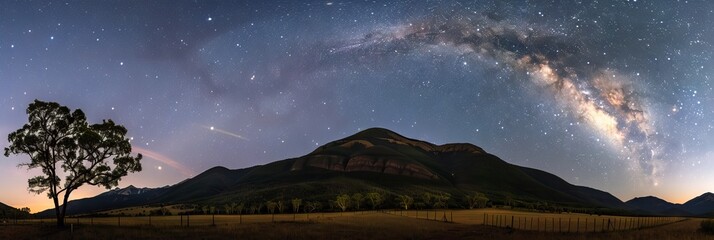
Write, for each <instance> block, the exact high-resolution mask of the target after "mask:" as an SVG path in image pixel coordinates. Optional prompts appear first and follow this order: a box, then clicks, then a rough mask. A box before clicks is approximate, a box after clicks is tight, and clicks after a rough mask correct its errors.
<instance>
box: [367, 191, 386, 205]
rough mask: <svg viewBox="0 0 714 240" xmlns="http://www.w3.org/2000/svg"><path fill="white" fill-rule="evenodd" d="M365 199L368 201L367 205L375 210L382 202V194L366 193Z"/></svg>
mask: <svg viewBox="0 0 714 240" xmlns="http://www.w3.org/2000/svg"><path fill="white" fill-rule="evenodd" d="M367 199H369V203H370V204H371V205H372V209H376V208H377V207H379V205H382V201H384V198H383V197H382V194H380V193H378V192H370V193H367Z"/></svg>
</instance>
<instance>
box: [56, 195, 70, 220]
mask: <svg viewBox="0 0 714 240" xmlns="http://www.w3.org/2000/svg"><path fill="white" fill-rule="evenodd" d="M70 192H71V191H70V190H67V191H66V192H65V194H64V199H63V200H62V210H61V211H59V214H58V215H57V226H58V227H64V217H65V215H66V213H67V199H68V198H69V194H70Z"/></svg>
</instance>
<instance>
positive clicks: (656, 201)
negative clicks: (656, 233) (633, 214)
mask: <svg viewBox="0 0 714 240" xmlns="http://www.w3.org/2000/svg"><path fill="white" fill-rule="evenodd" d="M626 204H627V205H629V206H631V207H632V208H634V209H637V210H640V211H642V212H644V213H648V214H656V215H668V216H689V215H692V213H691V212H688V211H686V210H684V208H682V205H681V204H675V203H670V202H667V201H665V200H662V199H660V198H658V197H654V196H647V197H638V198H633V199H631V200H629V201H627V202H626Z"/></svg>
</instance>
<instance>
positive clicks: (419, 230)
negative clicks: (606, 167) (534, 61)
mask: <svg viewBox="0 0 714 240" xmlns="http://www.w3.org/2000/svg"><path fill="white" fill-rule="evenodd" d="M443 213H444V212H443V211H442V212H441V213H439V212H437V213H436V216H437V220H436V221H435V220H427V219H425V218H422V216H423V217H426V213H425V212H424V211H421V212H419V214H420V215H419V218H416V216H417V212H416V211H409V212H393V213H391V214H385V213H381V212H360V213H344V214H341V213H325V214H322V213H318V214H310V216H309V220H308V216H307V215H306V214H298V215H294V216H293V215H292V214H282V215H281V214H276V215H275V220H274V221H275V222H273V218H272V217H273V216H271V215H244V216H242V217H239V216H225V215H221V216H219V215H216V216H215V217H216V218H215V222H216V225H215V226H211V223H212V220H213V219H212V216H210V215H197V216H191V217H190V226H186V219H185V217H184V222H183V223H181V222H179V221H180V217H179V216H166V217H152V218H151V221H152V222H151V225H149V224H148V217H122V218H118V217H108V218H82V219H79V224H77V223H76V221H77V220H76V219H68V220H67V223H68V224H72V225H73V226H72V227H71V228H67V229H57V228H56V227H54V225H53V223H52V222H51V221H49V220H42V221H43V224H37V221H39V220H37V221H35V222H32V223H26V224H19V225H0V239H37V238H42V239H97V238H102V239H137V238H141V239H223V238H240V239H481V238H493V239H524V238H528V239H530V240H537V239H677V240H681V239H714V235H707V234H705V233H703V232H701V231H699V230H698V229H699V224H700V222H701V220H700V219H685V220H682V221H676V222H672V223H670V224H664V225H658V226H653V227H647V228H642V229H636V230H618V231H608V232H600V231H595V232H592V231H590V232H586V233H584V232H582V231H581V232H579V233H575V232H570V233H567V232H557V231H556V232H545V231H543V230H542V229H541V231H529V230H519V229H512V228H506V227H494V226H488V225H482V223H483V214H484V213H485V214H487V216H488V214H503V215H504V216H514V222H515V216H517V215H519V214H523V215H524V216H529V217H536V218H549V217H550V218H553V217H561V218H564V216H568V215H571V214H554V215H550V214H540V213H527V212H516V211H504V210H494V209H488V210H462V211H453V216H454V222H453V223H450V222H443V221H441V220H442V219H441V218H443V216H444V214H443ZM400 214H402V215H405V216H400ZM432 214H433V212H432ZM407 215H408V216H407ZM446 215H447V216H448V217H449V220H450V217H451V212H450V211H447V212H446ZM588 216H589V215H588ZM293 217H295V221H293ZM479 217H480V219H481V220H479ZM584 218H585V216H582V217H581V218H580V219H584ZM601 218H602V219H604V218H605V217H601ZM610 218H611V219H612V218H614V217H610ZM430 219H433V215H431V218H430ZM623 219H624V218H623ZM88 221H93V222H88ZM119 221H121V223H119ZM479 221H480V222H479ZM516 225H517V224H516Z"/></svg>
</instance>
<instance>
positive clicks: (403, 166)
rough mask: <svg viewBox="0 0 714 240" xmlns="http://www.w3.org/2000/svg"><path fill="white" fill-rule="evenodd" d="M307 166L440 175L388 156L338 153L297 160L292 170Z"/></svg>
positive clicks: (334, 169)
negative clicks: (340, 154) (345, 155)
mask: <svg viewBox="0 0 714 240" xmlns="http://www.w3.org/2000/svg"><path fill="white" fill-rule="evenodd" d="M305 167H315V168H322V169H327V170H332V171H340V172H359V171H362V172H377V173H386V174H394V175H403V176H411V177H417V178H424V179H438V178H439V176H438V175H437V174H435V173H433V172H431V171H429V169H428V168H426V167H425V166H423V165H421V164H418V163H414V162H407V161H402V160H398V159H390V158H388V157H380V156H369V155H357V156H353V157H343V156H338V155H314V156H307V157H303V158H300V159H298V160H296V161H295V163H294V164H293V166H292V168H291V170H293V171H299V170H302V169H304V168H305Z"/></svg>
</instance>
